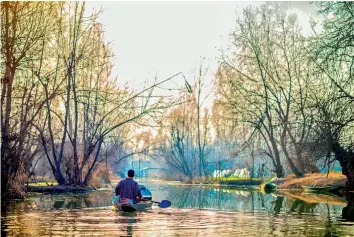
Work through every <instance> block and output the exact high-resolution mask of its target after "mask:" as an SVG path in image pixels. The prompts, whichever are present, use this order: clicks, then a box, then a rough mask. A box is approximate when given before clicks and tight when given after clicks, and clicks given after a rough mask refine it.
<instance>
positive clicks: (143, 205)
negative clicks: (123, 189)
mask: <svg viewBox="0 0 354 237" xmlns="http://www.w3.org/2000/svg"><path fill="white" fill-rule="evenodd" d="M113 206H114V207H115V208H116V209H117V210H118V211H124V212H134V211H144V210H147V209H150V208H151V206H152V202H150V201H146V202H139V203H136V204H130V203H118V204H116V203H115V204H113Z"/></svg>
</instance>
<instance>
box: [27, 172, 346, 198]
mask: <svg viewBox="0 0 354 237" xmlns="http://www.w3.org/2000/svg"><path fill="white" fill-rule="evenodd" d="M118 181H119V180H118V179H112V182H111V183H109V184H106V185H105V186H104V187H103V189H107V190H108V189H111V188H112V189H114V187H115V185H116V183H117V182H118ZM136 181H138V182H139V183H142V184H143V183H146V182H148V183H160V184H165V185H177V186H204V187H216V188H232V189H242V190H261V191H274V190H279V191H306V190H305V189H304V186H309V187H316V188H319V189H320V190H318V191H320V192H324V191H325V192H329V193H336V192H338V190H340V189H341V188H343V187H344V185H345V181H346V177H345V176H344V175H342V174H341V173H334V172H330V173H329V174H328V175H327V174H322V173H314V174H305V175H304V177H302V178H296V177H295V176H294V175H289V176H286V177H284V178H281V179H277V178H275V179H272V181H268V182H267V181H264V180H261V179H253V180H250V179H249V180H248V179H242V180H237V179H235V180H232V179H231V180H230V179H229V180H227V179H225V180H216V181H215V182H213V180H209V181H208V182H200V183H184V182H181V181H170V180H161V179H146V180H144V179H140V180H139V179H137V180H136ZM267 184H271V185H273V186H272V188H268V189H267V188H265V186H266V185H267ZM328 186H335V187H337V188H336V189H335V190H333V192H332V191H331V190H326V187H328ZM25 187H26V190H27V192H32V193H50V194H55V193H83V192H90V191H95V190H100V189H102V188H91V187H79V186H69V185H48V186H43V185H36V184H35V183H32V184H31V185H28V186H27V185H26V186H25ZM322 189H323V190H322ZM307 191H308V190H307ZM312 191H316V190H312Z"/></svg>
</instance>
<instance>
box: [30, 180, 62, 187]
mask: <svg viewBox="0 0 354 237" xmlns="http://www.w3.org/2000/svg"><path fill="white" fill-rule="evenodd" d="M57 184H58V183H57V181H47V182H43V181H42V182H33V183H29V184H28V186H36V187H46V186H53V185H57Z"/></svg>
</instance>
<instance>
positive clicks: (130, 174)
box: [128, 170, 135, 178]
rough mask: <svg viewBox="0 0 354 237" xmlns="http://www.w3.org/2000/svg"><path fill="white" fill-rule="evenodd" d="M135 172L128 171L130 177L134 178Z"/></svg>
mask: <svg viewBox="0 0 354 237" xmlns="http://www.w3.org/2000/svg"><path fill="white" fill-rule="evenodd" d="M134 174H135V172H134V170H128V177H130V178H133V177H134Z"/></svg>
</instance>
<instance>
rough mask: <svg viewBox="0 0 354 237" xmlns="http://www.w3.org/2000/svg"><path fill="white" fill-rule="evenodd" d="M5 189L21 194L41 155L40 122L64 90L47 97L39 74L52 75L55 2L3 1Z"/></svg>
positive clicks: (2, 157) (2, 167)
mask: <svg viewBox="0 0 354 237" xmlns="http://www.w3.org/2000/svg"><path fill="white" fill-rule="evenodd" d="M1 13H2V14H1V57H2V60H1V72H2V74H3V77H2V91H1V115H2V116H1V190H2V192H1V193H2V195H3V196H7V195H8V194H10V195H18V194H19V192H18V191H20V190H18V189H16V190H15V188H16V187H21V182H23V179H22V180H21V177H24V176H26V172H27V171H28V167H29V166H30V164H31V161H32V159H33V157H34V156H35V155H36V154H37V153H38V149H39V148H38V146H37V145H38V142H37V133H36V131H35V130H36V129H35V127H36V126H41V125H42V124H43V121H42V119H40V117H41V114H42V112H43V107H44V106H45V104H46V102H47V101H48V100H50V99H52V98H54V97H55V96H57V95H58V94H59V93H60V88H59V87H58V86H54V87H53V90H51V92H50V93H48V94H47V96H45V93H44V91H43V89H42V86H41V83H40V81H39V80H38V75H42V76H44V75H46V76H49V75H52V73H53V71H52V70H51V68H50V67H49V64H50V63H51V62H52V61H48V44H50V40H51V36H52V33H53V30H54V29H53V25H54V21H55V19H56V17H55V16H56V15H57V13H58V7H57V4H56V3H44V2H1Z"/></svg>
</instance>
